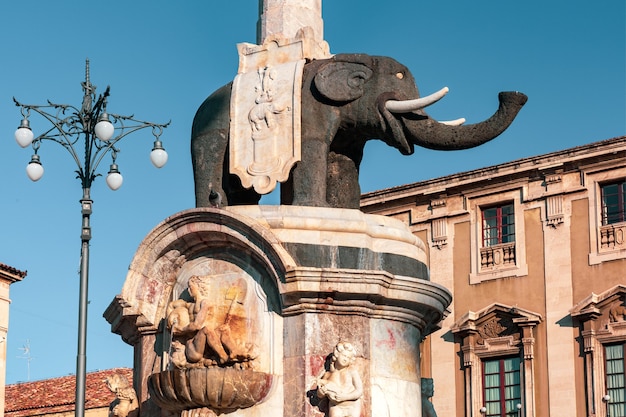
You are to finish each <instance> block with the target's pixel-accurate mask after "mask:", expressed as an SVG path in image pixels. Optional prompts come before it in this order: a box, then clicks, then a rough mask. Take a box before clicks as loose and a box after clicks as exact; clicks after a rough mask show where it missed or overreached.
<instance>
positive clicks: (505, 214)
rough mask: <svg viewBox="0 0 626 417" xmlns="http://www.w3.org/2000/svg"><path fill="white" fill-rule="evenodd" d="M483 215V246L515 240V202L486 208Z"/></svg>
mask: <svg viewBox="0 0 626 417" xmlns="http://www.w3.org/2000/svg"><path fill="white" fill-rule="evenodd" d="M482 215H483V247H485V248H486V247H489V246H495V245H499V244H501V243H511V242H515V212H514V210H513V204H506V205H503V206H497V207H491V208H487V209H484V210H483V211H482Z"/></svg>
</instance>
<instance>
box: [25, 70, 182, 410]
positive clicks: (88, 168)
mask: <svg viewBox="0 0 626 417" xmlns="http://www.w3.org/2000/svg"><path fill="white" fill-rule="evenodd" d="M81 85H82V87H83V90H84V95H83V102H82V105H81V107H80V108H78V107H74V106H71V105H68V104H55V103H52V102H50V101H48V104H45V105H31V104H23V103H20V102H19V101H17V100H16V99H15V98H13V101H14V102H15V105H16V106H18V107H20V109H21V113H22V117H23V119H22V121H21V123H20V126H19V127H18V128H17V130H16V132H15V140H16V141H17V143H18V145H20V146H21V147H22V148H26V147H27V146H29V145H31V146H32V148H33V150H34V154H33V155H32V157H31V160H30V163H29V164H28V166H27V167H26V174H27V175H28V178H30V179H31V180H32V181H38V180H39V179H40V178H41V177H42V176H43V173H44V169H43V165H42V164H41V160H40V158H39V155H38V151H39V148H40V146H41V144H42V143H43V142H44V141H51V142H55V143H58V144H59V145H61V146H63V147H64V148H65V149H66V150H67V151H68V152H69V153H70V155H71V156H72V158H73V159H74V162H75V163H76V165H77V170H76V173H77V174H78V176H77V178H78V179H80V182H81V185H82V189H83V197H82V199H81V200H80V204H81V214H82V229H81V235H80V239H81V253H80V289H79V300H78V304H79V307H78V353H77V356H76V416H77V417H83V416H84V414H85V381H86V368H85V366H86V362H87V357H86V354H85V352H86V346H87V288H88V281H89V240H90V239H91V227H90V224H89V218H90V215H91V210H92V203H93V201H92V200H91V193H90V191H91V184H92V182H93V181H94V180H95V179H96V177H97V176H98V175H100V174H97V173H96V170H97V168H98V165H99V164H100V162H101V161H102V159H103V158H104V156H105V155H107V154H109V153H110V154H111V157H112V162H111V166H110V169H109V173H108V175H107V178H106V182H107V185H108V186H109V188H111V189H112V190H117V189H118V188H119V187H120V186H121V185H122V180H123V178H122V175H121V174H120V172H119V170H118V166H117V164H116V163H115V160H116V158H117V153H118V152H119V149H118V148H117V147H116V145H117V143H118V142H119V141H120V140H122V139H123V138H124V137H126V136H127V135H129V134H130V133H133V132H136V131H138V130H141V129H145V128H152V134H153V135H154V137H155V141H154V148H153V150H152V152H151V153H150V159H151V160H152V163H153V165H154V166H156V167H157V168H161V167H163V166H164V165H165V163H166V162H167V153H166V152H165V150H164V149H163V145H162V143H161V141H160V139H159V138H160V136H161V134H162V133H163V129H164V128H166V127H167V126H168V125H169V124H170V122H168V123H165V124H158V123H151V122H146V121H142V120H137V119H135V118H134V117H133V116H121V115H117V114H108V113H107V98H108V97H109V91H110V87H107V88H106V90H105V91H104V93H103V94H100V96H98V98H97V100H96V92H95V91H96V86H95V85H93V84H91V82H90V80H89V60H87V61H86V65H85V81H84V82H82V83H81ZM31 112H32V113H36V114H39V115H40V116H42V117H43V118H44V119H46V120H47V121H48V122H50V124H51V125H52V127H50V128H49V129H48V130H47V131H45V132H44V133H42V134H40V135H39V136H37V137H35V135H34V134H33V132H32V130H31V128H30V123H29V120H28V118H29V117H30V115H31ZM111 120H112V121H111ZM81 137H82V138H83V139H84V142H83V141H80V139H81ZM81 145H83V146H82V149H81V150H82V152H84V158H81V156H80V153H78V152H77V149H76V147H78V146H81Z"/></svg>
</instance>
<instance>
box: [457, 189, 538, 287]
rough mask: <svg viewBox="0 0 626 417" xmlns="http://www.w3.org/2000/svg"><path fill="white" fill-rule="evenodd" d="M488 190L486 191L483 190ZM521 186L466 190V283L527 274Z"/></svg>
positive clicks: (477, 282)
mask: <svg viewBox="0 0 626 417" xmlns="http://www.w3.org/2000/svg"><path fill="white" fill-rule="evenodd" d="M487 191H488V192H487ZM523 193H524V191H523V187H521V186H519V184H507V187H506V188H502V189H490V190H483V189H481V190H478V191H477V192H476V194H474V195H472V194H468V195H467V196H466V198H467V200H466V201H467V205H466V207H467V210H468V211H469V212H470V251H471V261H470V276H469V281H470V284H480V283H482V282H484V281H488V280H493V279H499V278H510V277H523V276H526V275H528V266H527V264H526V236H525V233H524V232H525V231H524V207H525V206H524V205H522V203H521V200H520V199H521V197H522V196H523Z"/></svg>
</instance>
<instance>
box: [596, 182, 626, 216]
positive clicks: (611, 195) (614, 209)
mask: <svg viewBox="0 0 626 417" xmlns="http://www.w3.org/2000/svg"><path fill="white" fill-rule="evenodd" d="M601 190H602V225H603V226H606V225H607V224H613V223H619V222H623V221H626V211H625V210H624V207H625V206H626V181H624V180H622V181H620V182H615V183H611V184H605V185H602V186H601Z"/></svg>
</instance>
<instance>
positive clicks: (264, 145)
mask: <svg viewBox="0 0 626 417" xmlns="http://www.w3.org/2000/svg"><path fill="white" fill-rule="evenodd" d="M258 75H259V84H258V85H257V86H256V87H255V92H256V93H257V94H258V95H257V97H256V99H255V100H254V103H255V104H254V106H252V108H251V109H250V111H249V112H248V121H249V122H250V130H251V137H252V140H253V142H254V149H253V155H254V159H253V162H252V163H251V164H250V165H249V166H248V167H247V170H248V172H250V173H253V174H262V173H265V172H268V171H271V170H273V169H274V168H276V167H277V166H278V165H280V162H281V161H280V158H276V149H275V147H274V145H275V143H274V142H275V141H274V137H273V135H275V131H276V128H277V127H278V126H277V124H278V121H277V120H276V115H277V114H280V113H282V112H284V111H285V110H286V109H287V106H281V105H278V104H277V103H276V102H275V101H274V94H273V90H272V82H273V81H274V80H275V78H276V70H275V69H272V68H269V67H265V68H259V70H258Z"/></svg>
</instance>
